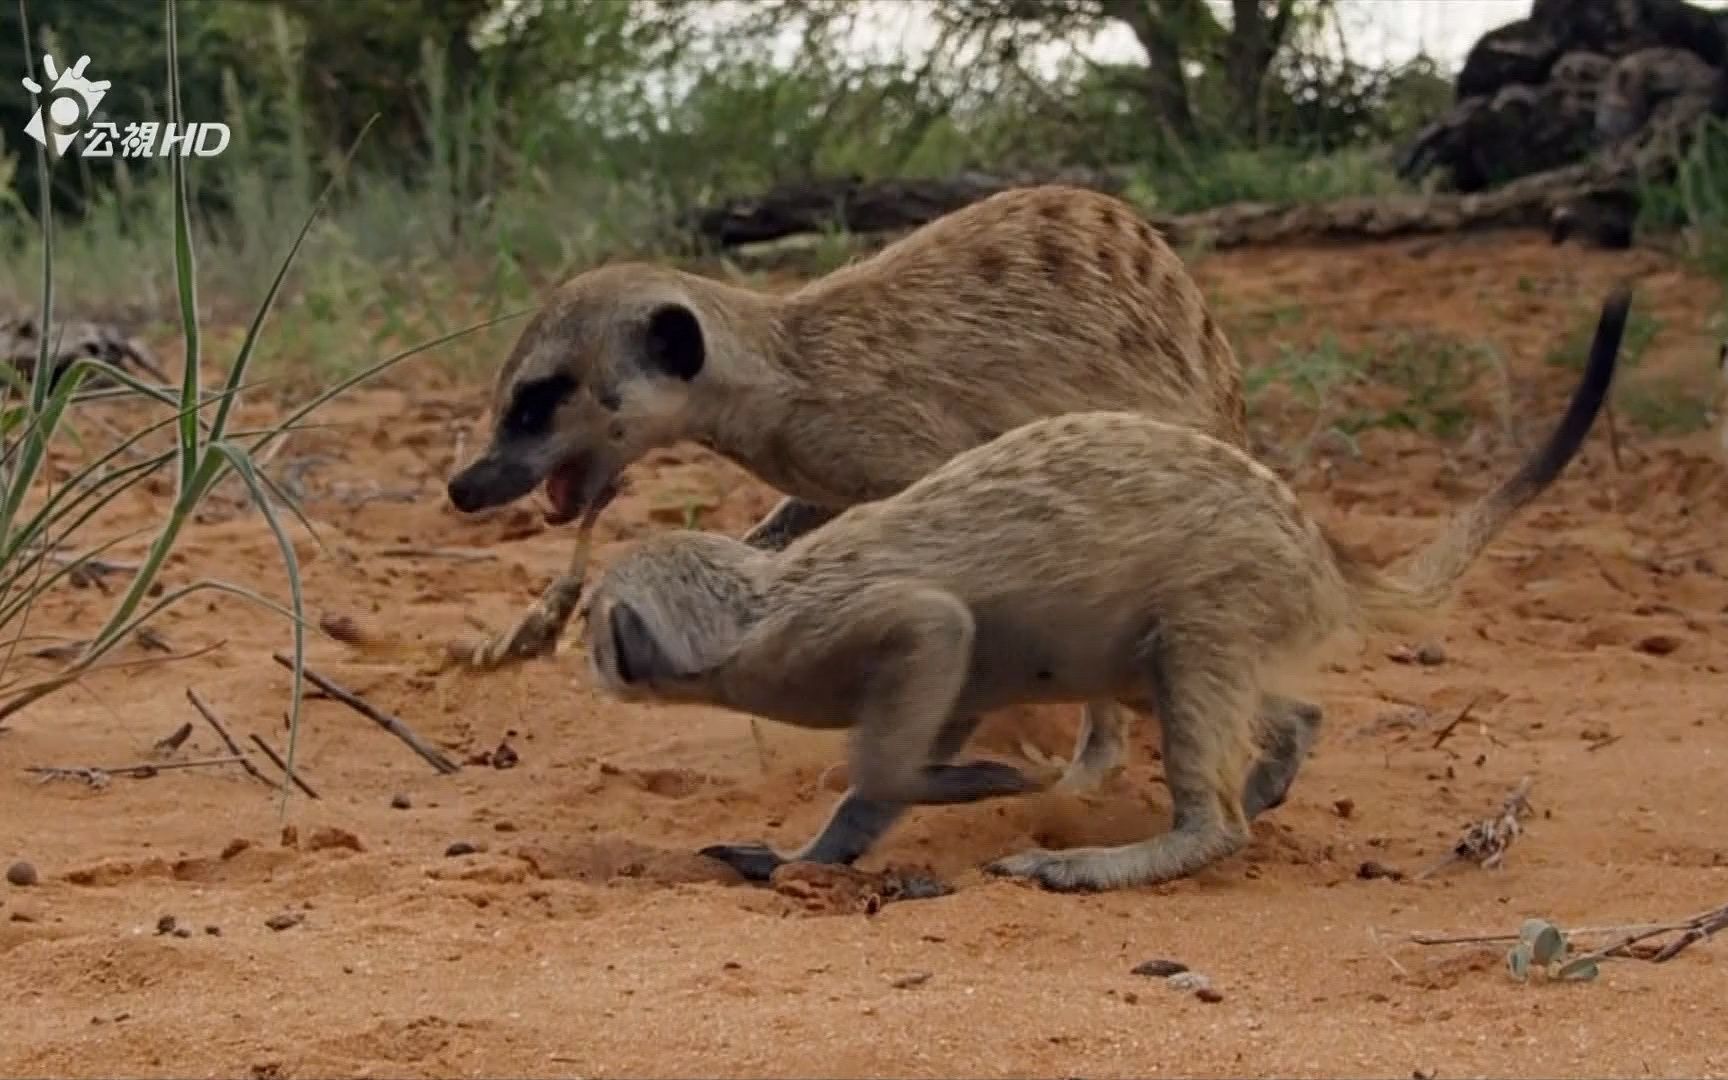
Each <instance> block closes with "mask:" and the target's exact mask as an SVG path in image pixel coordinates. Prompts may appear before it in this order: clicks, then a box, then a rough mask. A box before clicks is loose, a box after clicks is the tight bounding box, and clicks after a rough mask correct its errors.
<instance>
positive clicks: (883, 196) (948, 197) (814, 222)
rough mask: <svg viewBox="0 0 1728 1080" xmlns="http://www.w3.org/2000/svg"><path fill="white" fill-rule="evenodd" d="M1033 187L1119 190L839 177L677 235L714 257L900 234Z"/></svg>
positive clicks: (1118, 185)
mask: <svg viewBox="0 0 1728 1080" xmlns="http://www.w3.org/2000/svg"><path fill="white" fill-rule="evenodd" d="M1038 183H1064V184H1072V185H1074V186H1076V187H1087V188H1092V189H1094V190H1097V191H1106V192H1110V193H1111V194H1116V193H1118V192H1120V191H1121V190H1122V188H1123V183H1124V182H1123V180H1122V179H1121V178H1120V177H1117V176H1115V175H1113V174H1110V173H1104V172H1094V171H1090V170H1069V171H1066V172H1058V173H1050V174H1047V175H1039V176H1031V175H1026V176H1017V177H1001V176H990V175H986V174H984V173H976V172H966V173H960V174H958V175H956V176H951V177H927V178H917V179H898V180H864V179H862V178H860V177H857V176H845V177H837V178H834V179H829V180H814V181H808V182H804V183H789V184H782V185H780V186H778V187H775V188H772V189H770V190H768V191H765V192H763V193H762V194H760V195H751V196H740V197H736V198H731V199H727V200H725V201H724V202H721V203H718V204H716V205H714V206H708V207H702V208H699V209H697V210H694V211H691V212H689V213H687V214H685V215H683V217H682V219H681V221H680V222H679V231H680V232H681V233H684V234H686V235H690V236H693V237H694V238H695V239H696V240H697V241H698V242H700V243H702V244H704V245H707V246H710V247H714V248H720V249H727V248H737V247H743V246H745V245H748V244H760V243H765V242H767V241H770V240H779V239H782V238H784V237H787V236H798V235H801V234H806V233H822V232H828V231H830V230H842V231H845V232H849V233H858V234H865V235H868V234H874V233H889V232H901V231H904V230H908V229H915V228H917V227H918V226H920V225H923V224H925V223H926V222H930V221H934V220H935V219H937V218H939V217H941V216H942V215H944V214H948V213H952V212H953V211H955V210H958V209H960V208H961V207H962V206H967V205H969V204H971V203H974V202H977V201H978V200H980V199H985V198H988V197H990V196H991V195H994V194H996V193H997V192H1000V191H1006V190H1008V189H1009V188H1015V187H1024V186H1027V185H1030V184H1038Z"/></svg>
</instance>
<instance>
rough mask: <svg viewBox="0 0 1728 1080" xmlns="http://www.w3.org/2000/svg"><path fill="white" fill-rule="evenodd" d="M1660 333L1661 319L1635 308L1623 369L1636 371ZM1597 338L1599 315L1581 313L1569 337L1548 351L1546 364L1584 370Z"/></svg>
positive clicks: (1624, 348)
mask: <svg viewBox="0 0 1728 1080" xmlns="http://www.w3.org/2000/svg"><path fill="white" fill-rule="evenodd" d="M1661 331H1662V320H1661V319H1659V318H1657V317H1656V316H1655V315H1652V314H1650V312H1649V311H1648V310H1647V309H1642V308H1637V307H1634V308H1633V309H1632V311H1631V313H1630V314H1628V315H1627V316H1626V336H1625V337H1624V338H1623V339H1621V344H1620V366H1621V367H1623V368H1627V369H1631V368H1636V367H1637V366H1638V365H1639V364H1640V363H1641V362H1642V361H1643V359H1644V352H1645V350H1646V349H1648V348H1650V343H1651V342H1652V341H1654V340H1656V335H1657V334H1659V333H1661ZM1595 334H1596V315H1595V314H1594V313H1593V312H1592V313H1588V314H1584V313H1581V314H1580V316H1579V318H1578V320H1577V321H1576V322H1575V323H1574V324H1573V326H1572V329H1570V330H1568V331H1567V332H1566V336H1565V337H1564V338H1562V339H1561V340H1560V341H1559V342H1558V343H1557V344H1556V345H1555V346H1554V347H1553V348H1552V349H1550V350H1548V355H1547V356H1546V357H1545V358H1544V360H1545V362H1546V363H1547V364H1548V366H1549V367H1558V368H1569V369H1571V370H1573V371H1582V370H1584V361H1585V360H1586V359H1587V358H1588V357H1589V355H1590V341H1591V339H1592V338H1593V337H1594V336H1595Z"/></svg>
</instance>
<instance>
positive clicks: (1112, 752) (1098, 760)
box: [1054, 701, 1128, 793]
mask: <svg viewBox="0 0 1728 1080" xmlns="http://www.w3.org/2000/svg"><path fill="white" fill-rule="evenodd" d="M1123 720H1124V717H1123V712H1122V708H1121V706H1119V705H1117V704H1116V703H1115V702H1114V701H1089V702H1087V703H1086V708H1085V711H1084V712H1083V713H1082V714H1081V717H1080V731H1079V733H1078V734H1077V735H1075V737H1074V756H1073V757H1072V758H1071V759H1069V761H1068V762H1067V766H1068V767H1067V769H1066V771H1064V772H1063V773H1062V777H1061V779H1059V780H1057V781H1056V784H1055V787H1054V790H1056V791H1066V792H1073V793H1079V792H1085V791H1092V790H1093V789H1095V788H1097V787H1098V785H1100V784H1101V783H1103V782H1104V779H1105V777H1107V776H1109V775H1110V774H1111V773H1112V772H1115V771H1116V770H1117V769H1118V768H1120V767H1121V766H1122V764H1123V762H1124V761H1125V760H1126V759H1127V757H1128V743H1127V736H1126V733H1125V731H1124V730H1123Z"/></svg>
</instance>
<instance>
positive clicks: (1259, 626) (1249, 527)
mask: <svg viewBox="0 0 1728 1080" xmlns="http://www.w3.org/2000/svg"><path fill="white" fill-rule="evenodd" d="M1629 302H1630V297H1629V293H1628V292H1627V291H1626V290H1625V289H1623V288H1622V289H1618V290H1616V291H1615V292H1614V293H1613V294H1612V295H1611V296H1610V297H1609V299H1608V300H1607V302H1606V303H1605V305H1604V307H1603V310H1602V314H1601V318H1600V321H1599V323H1598V325H1597V328H1596V333H1595V339H1594V341H1593V343H1592V345H1591V351H1590V355H1589V359H1588V362H1587V364H1586V367H1585V371H1584V375H1583V378H1582V380H1581V382H1580V384H1579V386H1578V388H1577V389H1576V390H1575V392H1574V396H1573V398H1572V401H1571V404H1570V406H1569V407H1568V409H1567V411H1566V413H1565V415H1564V417H1563V418H1562V419H1561V420H1560V422H1559V424H1558V425H1557V426H1556V428H1555V430H1554V431H1553V433H1552V434H1551V435H1550V437H1549V438H1548V440H1547V442H1546V444H1544V445H1543V446H1542V447H1541V448H1540V449H1539V450H1537V451H1536V453H1534V454H1533V455H1532V456H1531V457H1530V458H1529V459H1528V460H1526V461H1525V462H1524V464H1523V465H1522V466H1521V467H1520V468H1519V469H1518V470H1517V471H1516V472H1515V473H1514V474H1513V475H1511V476H1510V477H1509V478H1507V479H1506V480H1504V481H1503V482H1502V483H1500V484H1499V486H1497V487H1496V488H1494V489H1493V490H1492V491H1491V492H1489V493H1488V494H1487V495H1486V496H1484V497H1483V498H1481V499H1480V500H1479V501H1477V502H1476V503H1475V504H1474V505H1472V506H1470V507H1468V508H1467V509H1465V510H1464V511H1463V512H1462V513H1460V514H1458V515H1457V516H1456V517H1455V518H1454V519H1453V520H1452V521H1451V522H1450V523H1448V525H1447V526H1446V527H1445V528H1444V529H1443V530H1442V531H1441V532H1440V533H1439V534H1438V535H1437V536H1436V537H1435V538H1434V539H1433V540H1431V541H1430V542H1429V543H1428V545H1427V546H1425V547H1424V548H1422V549H1420V550H1419V551H1418V552H1416V553H1415V554H1414V556H1413V557H1412V558H1411V559H1410V561H1409V562H1408V564H1407V565H1406V566H1405V567H1404V568H1403V569H1402V570H1401V571H1399V572H1396V573H1393V572H1388V571H1384V570H1382V569H1379V568H1377V567H1374V566H1371V565H1369V564H1368V563H1367V562H1365V561H1364V560H1363V559H1361V558H1360V557H1358V556H1356V555H1353V554H1351V553H1350V552H1349V551H1347V550H1346V549H1345V548H1344V547H1343V546H1342V545H1341V544H1340V543H1339V542H1338V541H1337V540H1336V539H1335V538H1334V537H1333V535H1332V534H1331V533H1330V532H1329V531H1328V530H1327V529H1325V528H1323V527H1322V526H1321V525H1319V524H1318V523H1316V522H1315V521H1314V520H1313V519H1312V518H1310V517H1309V515H1308V514H1307V513H1305V512H1304V510H1303V508H1302V506H1301V503H1300V502H1299V501H1298V499H1297V497H1296V495H1295V493H1294V492H1292V491H1291V489H1290V488H1289V487H1288V486H1287V485H1286V484H1285V483H1284V482H1283V481H1282V480H1281V479H1280V478H1279V477H1278V476H1277V475H1276V474H1274V473H1273V472H1272V471H1271V470H1270V469H1268V468H1266V467H1265V466H1264V465H1262V464H1260V463H1258V462H1256V461H1255V460H1254V459H1253V458H1252V457H1250V456H1249V455H1248V454H1246V453H1244V452H1243V451H1242V450H1240V449H1238V448H1237V447H1235V446H1232V445H1230V444H1229V443H1227V442H1224V441H1222V440H1219V439H1217V438H1214V437H1212V436H1209V435H1206V434H1204V433H1202V432H1199V431H1196V430H1194V429H1192V428H1188V427H1183V426H1179V425H1174V424H1170V423H1167V422H1165V421H1161V420H1158V419H1155V418H1153V417H1150V416H1147V415H1145V414H1143V413H1126V412H1085V413H1075V414H1070V415H1066V416H1061V417H1055V418H1047V419H1043V420H1038V421H1034V422H1032V423H1029V424H1027V425H1025V426H1022V427H1020V428H1017V429H1015V430H1013V431H1011V432H1009V433H1008V434H1005V435H1003V436H1001V437H999V438H997V439H995V440H994V441H992V442H990V443H987V444H985V445H983V446H980V447H976V448H974V449H971V450H968V451H965V452H963V453H961V454H959V455H958V456H956V457H955V458H954V459H952V460H951V461H949V462H948V463H946V464H944V465H942V466H940V467H938V468H937V469H936V470H935V471H934V472H932V473H931V474H929V475H928V476H926V477H925V478H923V479H921V480H918V481H916V482H914V483H913V484H911V485H910V486H908V487H907V488H906V489H905V490H903V491H901V492H900V493H898V494H896V495H893V496H890V497H888V498H886V499H884V500H882V501H879V502H874V503H868V504H865V505H862V506H856V507H853V508H851V509H849V510H847V511H845V512H844V513H842V514H841V515H839V516H838V517H837V518H835V519H834V520H833V521H831V522H829V523H828V524H826V525H824V526H823V527H821V528H819V529H817V530H815V531H813V532H811V533H809V534H807V535H805V536H803V537H801V538H800V539H798V540H796V541H793V542H792V543H791V544H790V545H788V546H787V547H786V548H785V549H784V550H782V551H779V552H769V551H764V550H761V549H759V548H756V547H753V546H751V545H748V544H745V543H742V542H740V541H737V540H734V539H731V538H728V537H723V536H719V535H715V534H710V533H693V532H673V533H662V534H659V535H657V536H655V537H651V538H650V539H648V540H646V541H644V542H643V543H641V544H640V545H639V546H638V547H636V548H634V549H633V550H632V551H631V552H629V553H628V554H627V555H625V556H624V557H623V558H621V559H620V560H619V561H618V562H616V563H615V564H613V565H612V566H611V567H609V568H608V569H607V570H606V571H605V572H604V573H603V574H602V575H601V576H600V578H599V580H598V581H597V582H596V584H595V587H594V590H593V592H592V593H591V594H590V597H589V600H588V608H587V636H588V657H589V660H588V664H589V670H590V674H591V676H592V678H593V679H594V680H595V681H596V682H597V684H598V685H599V686H600V687H601V688H603V690H604V691H605V692H608V693H610V694H612V695H615V696H617V697H619V698H623V699H626V700H644V699H654V700H659V701H667V702H684V703H703V704H709V705H718V706H722V707H726V708H731V709H736V710H740V711H744V712H748V713H752V714H755V715H758V716H763V717H768V718H771V719H774V720H778V721H782V722H785V723H791V724H798V725H803V726H808V727H819V728H846V729H849V735H850V741H849V750H848V755H849V774H850V782H851V786H850V789H849V790H848V791H847V792H846V794H845V795H844V796H843V797H842V798H841V800H840V802H839V804H838V806H837V807H836V808H835V810H834V811H833V813H832V815H831V816H830V817H829V819H828V821H827V823H826V824H825V825H824V826H823V828H822V829H821V831H820V832H819V833H818V834H817V835H816V837H815V838H813V839H812V840H811V841H810V842H809V843H807V844H806V845H805V846H804V847H803V848H801V849H800V850H799V851H798V852H797V853H795V854H794V855H791V856H781V855H780V854H778V853H776V852H774V851H773V850H771V849H769V848H768V847H766V846H763V845H759V844H724V845H718V846H714V847H710V848H706V849H704V851H705V853H706V854H708V855H711V856H713V857H715V858H718V859H721V860H723V861H725V862H727V863H729V864H731V865H732V866H733V867H735V868H736V869H738V870H739V871H740V872H741V873H743V874H744V875H745V876H747V877H749V878H753V879H762V878H765V877H767V876H768V875H769V874H771V873H772V872H773V870H774V869H775V867H777V866H779V865H780V864H781V863H783V862H786V861H788V860H789V859H798V860H808V861H813V862H827V863H847V862H851V861H853V860H854V859H856V858H858V857H859V856H860V855H862V854H863V853H864V852H865V851H867V850H868V849H869V848H870V846H871V845H872V844H873V842H874V841H875V840H876V839H877V838H878V837H879V836H880V835H881V834H882V833H883V832H884V831H885V830H886V829H887V828H888V827H889V826H890V825H891V824H892V823H893V822H894V820H895V819H896V818H897V817H898V816H899V815H900V814H901V813H902V812H903V811H904V809H905V808H907V807H909V806H916V805H935V804H950V803H965V802H973V801H977V800H981V799H988V798H993V797H999V796H1007V795H1018V794H1022V793H1026V792H1030V791H1034V790H1038V789H1040V788H1041V787H1044V786H1047V783H1048V780H1049V778H1048V777H1045V778H1040V777H1035V776H1032V775H1028V774H1027V773H1026V772H1023V771H1022V770H1021V769H1019V768H1016V767H1014V766H1011V765H1008V764H1004V763H1000V762H994V761H983V760H962V761H955V760H954V759H955V757H956V755H957V754H959V752H960V751H961V750H962V748H963V747H964V744H965V743H966V741H967V738H968V737H969V735H970V734H971V732H972V730H973V728H974V726H975V724H976V722H977V719H978V717H979V716H980V714H982V713H984V712H987V711H988V710H991V709H996V708H1001V707H1004V706H1008V705H1014V704H1032V703H1055V702H1075V701H1114V702H1119V703H1121V704H1122V705H1125V706H1127V707H1128V708H1130V709H1132V710H1134V711H1136V712H1141V713H1148V712H1149V713H1152V714H1155V715H1156V716H1157V717H1158V719H1159V722H1160V727H1161V732H1162V741H1163V761H1164V776H1165V781H1166V783H1167V785H1168V787H1169V790H1170V798H1171V802H1172V816H1173V825H1172V827H1171V829H1170V830H1169V831H1168V832H1165V833H1164V834H1162V835H1160V836H1157V837H1154V838H1152V839H1150V840H1146V841H1144V842H1141V843H1135V844H1129V845H1126V846H1122V847H1109V848H1077V849H1073V850H1066V851H1042V850H1034V851H1027V852H1023V853H1021V854H1016V855H1012V856H1009V857H1007V858H1003V859H1001V860H999V861H997V862H994V863H992V864H991V865H990V869H991V870H992V871H993V872H996V873H1000V874H1006V875H1014V876H1020V877H1026V878H1031V879H1034V880H1036V881H1038V882H1040V883H1042V884H1043V885H1045V886H1048V887H1051V888H1056V889H1105V888H1112V887H1122V886H1131V885H1137V884H1147V883H1153V882H1159V881H1166V880H1169V879H1172V878H1176V877H1181V876H1184V875H1187V874H1190V873H1192V872H1194V871H1195V870H1197V869H1199V868H1200V867H1203V866H1206V865H1207V864H1209V863H1211V862H1213V861H1215V860H1217V859H1219V858H1222V857H1224V856H1226V855H1228V854H1230V853H1232V852H1234V851H1236V850H1237V849H1238V848H1240V847H1241V846H1242V845H1243V844H1244V843H1245V842H1246V840H1247V836H1248V821H1249V820H1250V819H1251V818H1252V817H1254V816H1255V815H1256V814H1257V813H1258V812H1260V811H1261V810H1263V809H1264V808H1266V807H1267V806H1270V805H1274V804H1275V803H1276V802H1277V801H1279V800H1280V799H1282V798H1283V794H1284V789H1285V788H1286V787H1287V786H1288V785H1289V782H1290V779H1291V777H1292V776H1293V774H1294V772H1295V770H1296V767H1297V761H1296V760H1295V758H1294V757H1292V756H1291V755H1292V754H1293V753H1294V751H1293V749H1292V748H1291V747H1290V746H1288V745H1285V746H1282V747H1280V746H1278V745H1276V744H1275V745H1273V746H1272V747H1270V748H1269V749H1270V753H1266V752H1265V751H1263V750H1262V746H1261V744H1262V734H1263V728H1264V725H1265V720H1266V717H1268V716H1269V715H1270V716H1277V715H1282V714H1283V713H1285V712H1286V711H1287V709H1286V707H1285V706H1284V705H1282V704H1280V702H1279V699H1278V697H1277V690H1276V687H1275V683H1276V681H1277V680H1278V677H1279V674H1280V672H1286V673H1287V672H1288V671H1289V669H1288V668H1287V667H1286V665H1288V664H1289V663H1291V662H1293V661H1294V662H1301V661H1302V660H1303V659H1304V658H1305V657H1311V656H1312V653H1313V650H1315V649H1317V648H1319V647H1320V646H1321V645H1323V644H1324V643H1325V642H1326V641H1327V640H1328V639H1329V638H1331V637H1333V636H1334V635H1335V634H1337V633H1339V632H1341V631H1345V630H1349V629H1369V630H1371V629H1375V628H1381V627H1393V626H1408V625H1410V620H1411V617H1412V616H1420V615H1422V614H1424V613H1428V612H1432V611H1434V610H1436V609H1437V608H1438V607H1439V606H1440V605H1442V604H1443V603H1444V602H1445V601H1446V600H1447V599H1448V598H1449V596H1450V594H1451V593H1452V591H1453V587H1454V585H1455V583H1456V582H1457V580H1458V578H1459V577H1460V576H1461V575H1462V574H1463V573H1464V571H1465V570H1466V569H1467V568H1468V567H1469V566H1470V565H1471V563H1472V562H1473V561H1474V559H1475V558H1476V557H1477V555H1478V554H1479V553H1480V552H1481V551H1482V549H1483V548H1484V547H1485V546H1486V545H1487V544H1488V543H1489V541H1490V540H1492V539H1493V537H1494V536H1495V535H1496V534H1497V533H1498V532H1500V530H1501V529H1502V528H1503V527H1504V526H1505V525H1506V524H1507V522H1508V521H1509V520H1510V519H1511V518H1512V517H1513V516H1514V514H1516V513H1517V511H1518V510H1519V509H1520V508H1522V507H1523V506H1525V505H1526V504H1527V503H1529V502H1530V501H1531V500H1532V499H1533V498H1535V497H1536V496H1537V495H1538V494H1539V493H1540V492H1541V491H1543V490H1544V489H1545V488H1546V487H1547V486H1548V485H1549V484H1550V483H1551V482H1552V481H1553V480H1554V479H1555V477H1557V476H1558V475H1559V474H1560V472H1561V471H1562V470H1563V469H1564V468H1565V466H1566V464H1567V462H1569V461H1570V460H1571V458H1572V457H1573V456H1574V454H1576V452H1577V451H1578V448H1579V446H1580V445H1581V444H1582V443H1583V441H1584V438H1585V436H1586V435H1587V433H1588V432H1589V430H1590V427H1591V424H1592V422H1593V421H1594V419H1595V417H1596V414H1597V411H1598V410H1599V409H1600V407H1601V405H1602V402H1603V399H1604V397H1605V396H1606V394H1607V392H1608V389H1609V386H1610V383H1611V382H1612V379H1613V374H1614V368H1615V363H1616V355H1617V353H1618V351H1619V345H1620V338H1621V335H1622V332H1623V330H1624V327H1625V322H1626V312H1627V307H1628V304H1629ZM1257 759H1258V760H1257Z"/></svg>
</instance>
